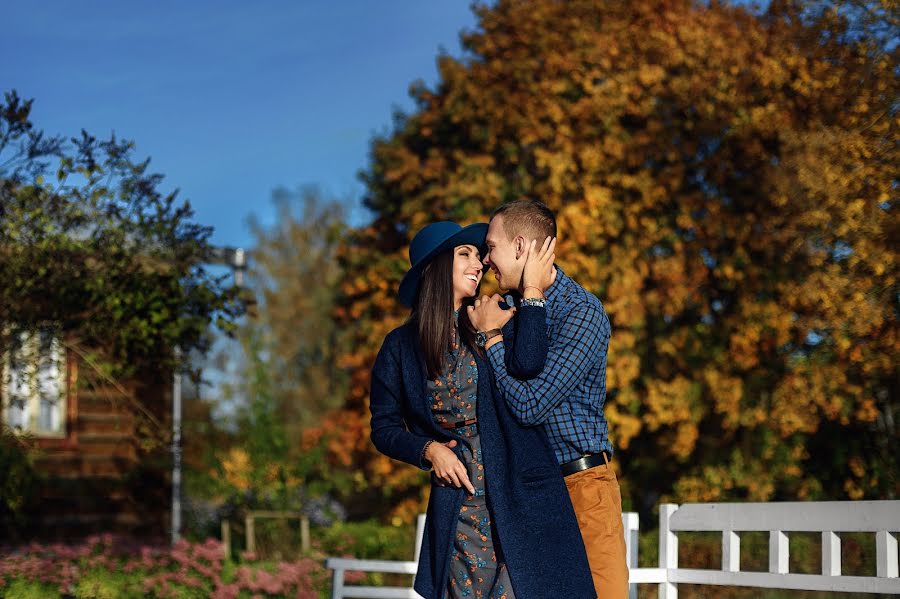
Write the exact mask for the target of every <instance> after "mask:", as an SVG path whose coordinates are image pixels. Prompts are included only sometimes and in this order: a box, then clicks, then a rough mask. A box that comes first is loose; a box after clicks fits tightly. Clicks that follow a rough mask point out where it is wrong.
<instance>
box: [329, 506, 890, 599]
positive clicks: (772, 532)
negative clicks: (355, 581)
mask: <svg viewBox="0 0 900 599" xmlns="http://www.w3.org/2000/svg"><path fill="white" fill-rule="evenodd" d="M622 522H623V524H624V526H625V550H626V563H627V565H628V568H629V582H630V595H631V597H632V599H636V598H637V585H638V584H658V585H659V597H660V599H677V597H678V585H679V584H697V585H714V586H737V587H753V588H766V589H785V590H797V591H834V592H853V593H883V594H888V595H900V577H898V551H897V536H898V535H897V533H898V531H900V501H824V502H785V503H696V504H684V505H680V506H679V505H675V504H662V505H661V506H660V509H659V567H657V568H639V567H637V565H638V542H637V539H638V527H639V522H638V515H637V514H635V513H626V514H622ZM424 523H425V516H424V515H420V516H419V520H418V526H417V531H416V545H415V552H414V559H413V561H409V562H397V561H380V560H355V559H343V558H328V559H327V560H326V562H325V564H326V567H328V568H331V569H332V570H333V571H334V575H333V580H334V587H333V590H332V595H331V596H332V599H342V598H344V597H354V598H363V597H371V598H375V599H394V598H396V599H405V598H412V599H417V598H419V595H418V594H417V593H416V592H415V591H413V590H412V588H410V587H364V586H351V585H347V584H345V580H344V577H345V574H346V572H348V571H353V572H356V571H361V572H385V573H387V572H391V573H401V574H415V572H416V562H417V561H418V556H419V550H420V548H421V543H422V532H423V531H424ZM679 532H718V533H721V535H722V564H721V569H719V570H711V569H710V570H702V569H687V568H679V567H678V533H679ZM742 532H768V533H769V571H768V572H742V571H741V536H740V533H742ZM793 532H807V533H808V532H818V533H820V534H821V539H822V549H821V550H822V573H821V574H797V573H792V572H790V568H789V563H790V561H789V558H790V543H789V540H790V533H793ZM851 532H853V533H872V535H873V542H874V543H875V556H876V557H875V559H876V564H875V566H876V567H875V571H876V574H875V576H846V575H844V574H842V573H841V537H840V535H839V533H851Z"/></svg>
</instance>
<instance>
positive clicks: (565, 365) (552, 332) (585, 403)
mask: <svg viewBox="0 0 900 599" xmlns="http://www.w3.org/2000/svg"><path fill="white" fill-rule="evenodd" d="M546 296H547V304H546V307H547V327H548V333H547V334H548V336H549V341H550V347H549V351H548V353H547V361H546V363H545V364H544V370H543V371H542V372H541V374H539V375H538V376H537V377H535V378H533V379H531V380H527V381H522V380H519V379H516V378H515V377H513V376H511V374H510V373H509V372H508V371H507V365H506V361H505V357H506V352H505V349H504V344H503V343H495V344H494V345H492V346H491V347H490V348H489V349H488V357H489V359H490V361H491V366H492V367H493V370H494V376H495V379H496V382H497V387H498V389H499V390H500V394H501V395H502V397H503V398H504V399H505V400H506V403H507V404H508V405H509V407H510V408H511V409H512V412H513V414H514V415H515V417H516V418H517V419H518V420H519V422H521V423H522V424H524V425H526V426H533V425H537V424H542V425H543V426H544V430H545V431H546V433H547V436H548V437H549V439H550V443H551V445H552V446H553V450H554V451H555V452H556V459H557V460H559V463H560V464H563V463H565V462H569V461H571V460H575V459H578V458H580V457H581V456H583V455H585V454H588V453H599V452H600V451H601V450H606V451H607V452H609V454H610V455H612V451H613V449H612V444H610V442H609V426H608V425H607V422H606V418H605V417H604V415H603V405H604V404H605V403H606V354H607V350H608V348H609V338H610V335H611V328H610V324H609V318H608V317H607V316H606V311H605V310H604V309H603V304H601V303H600V300H599V299H597V297H596V296H594V295H593V294H591V293H588V291H587V290H586V289H584V287H582V286H581V285H579V284H578V283H576V282H575V281H573V280H572V279H570V278H569V277H567V276H566V275H565V274H564V273H563V271H562V269H560V268H559V267H557V275H556V280H555V281H554V282H553V285H551V286H550V288H549V289H548V290H547V293H546ZM507 326H509V325H507ZM504 332H506V330H504ZM504 337H506V336H505V335H504ZM505 342H506V341H504V343H505Z"/></svg>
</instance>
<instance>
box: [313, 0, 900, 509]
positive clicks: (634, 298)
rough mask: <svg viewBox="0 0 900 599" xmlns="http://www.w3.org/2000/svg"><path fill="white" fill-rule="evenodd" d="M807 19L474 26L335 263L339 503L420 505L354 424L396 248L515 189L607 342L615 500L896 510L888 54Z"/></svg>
mask: <svg viewBox="0 0 900 599" xmlns="http://www.w3.org/2000/svg"><path fill="white" fill-rule="evenodd" d="M857 4H860V3H857ZM885 5H886V4H885ZM813 8H816V7H815V6H813V4H812V3H810V4H809V5H804V4H802V3H797V2H773V3H771V4H770V6H769V8H768V9H767V10H766V11H765V12H763V13H760V14H754V13H752V12H750V11H748V10H747V9H745V8H742V7H735V6H731V5H729V4H727V3H710V4H709V5H701V4H698V3H694V2H689V1H686V0H669V1H667V2H658V1H650V0H634V1H632V2H617V1H605V2H603V1H595V0H591V1H589V0H573V1H569V2H556V1H552V0H540V1H537V2H532V1H530V2H525V1H521V0H501V1H499V2H498V3H497V4H496V5H494V6H490V7H487V6H480V7H477V8H476V10H477V12H478V17H479V28H478V30H476V31H474V32H470V33H467V34H465V35H464V36H463V41H464V45H465V48H466V55H465V56H464V57H463V58H461V59H454V58H451V57H449V56H441V57H440V59H439V70H440V82H439V83H438V84H437V85H436V86H435V88H433V89H431V88H428V87H427V86H425V85H423V84H421V83H416V84H414V85H413V86H412V88H411V94H412V96H413V98H414V100H415V102H416V108H415V110H414V111H413V112H412V113H411V114H409V115H398V117H397V119H396V124H395V128H394V130H393V132H392V133H391V134H390V135H387V136H385V137H383V138H378V139H376V140H375V141H374V143H373V147H372V161H371V164H370V166H369V168H368V169H367V170H366V172H365V173H364V175H363V176H364V179H365V182H366V184H367V188H368V192H367V196H366V199H365V205H366V206H367V207H368V208H369V209H370V210H371V211H372V214H373V222H372V224H371V225H370V226H368V227H365V228H362V229H360V230H357V231H355V232H354V234H353V236H352V238H351V239H350V240H349V241H348V243H347V244H346V246H345V247H344V248H343V250H342V252H343V253H342V259H343V261H344V264H345V268H346V272H347V276H346V280H345V283H344V286H343V298H342V301H341V303H340V305H339V306H338V308H337V312H336V313H337V316H338V318H340V319H341V322H342V323H343V326H344V327H345V328H346V329H347V331H348V335H349V338H350V347H352V351H347V352H346V353H345V355H344V356H343V360H342V365H344V366H346V367H348V368H350V369H351V371H352V378H351V384H350V388H349V392H348V396H347V402H346V406H345V409H343V410H342V411H339V412H337V413H335V414H333V415H332V416H331V418H330V420H329V423H328V424H327V425H326V426H325V428H326V429H328V430H332V431H335V434H337V435H339V436H340V437H341V439H342V443H341V445H340V451H339V452H335V455H334V456H333V458H332V459H333V461H334V463H335V464H345V465H346V466H347V467H350V468H356V469H359V472H360V477H359V481H358V483H359V484H358V489H357V491H358V492H359V493H370V494H373V495H374V494H377V493H376V491H374V490H373V489H377V490H378V493H380V495H379V496H380V497H382V498H383V503H382V504H379V505H381V507H382V508H383V509H385V510H392V513H393V514H394V515H395V516H397V517H401V518H405V517H408V516H409V515H410V514H412V513H415V511H416V510H420V509H421V503H420V502H421V500H422V499H423V496H424V492H425V491H424V490H423V488H424V487H426V486H427V485H425V484H424V479H423V477H421V476H420V475H419V474H418V473H417V472H416V471H415V469H413V468H409V467H406V466H404V465H400V464H396V463H392V462H391V461H390V460H389V459H387V458H385V457H383V456H380V455H377V454H376V453H375V452H374V450H373V449H372V448H371V446H370V444H369V442H368V429H367V425H368V420H367V399H368V398H367V393H368V376H369V369H370V367H371V365H372V363H373V360H374V356H375V353H376V352H377V349H378V347H379V346H380V343H381V341H382V339H383V337H384V335H385V333H386V332H387V331H388V330H390V329H391V328H392V327H394V326H396V325H398V324H399V323H401V322H402V321H403V320H404V318H405V316H406V311H405V310H404V309H403V308H402V307H401V306H399V305H398V303H397V301H396V296H395V290H396V288H397V285H398V283H399V281H400V278H401V277H402V275H403V273H404V271H405V268H406V266H407V264H408V261H407V248H408V243H409V241H410V238H411V235H412V234H413V233H414V232H415V231H416V230H418V229H419V228H420V227H422V226H423V225H424V224H426V223H428V222H431V221H433V220H436V219H441V218H446V219H452V220H456V221H458V222H461V223H468V222H473V221H484V220H486V218H487V216H488V215H489V214H490V212H491V210H492V209H493V208H494V207H496V206H497V205H498V204H500V203H502V202H504V201H507V200H511V199H515V198H519V197H523V196H531V197H536V198H540V199H541V200H543V201H545V202H546V203H547V204H548V205H549V206H550V207H551V208H552V209H554V210H555V211H556V213H557V215H558V218H559V225H560V242H559V247H558V250H557V254H558V256H559V260H558V263H559V265H560V266H561V267H562V268H563V269H564V270H565V271H566V272H567V273H568V274H570V275H571V276H573V277H574V278H575V279H576V280H578V281H579V282H580V283H582V284H583V285H585V286H586V287H587V288H588V289H589V290H591V291H592V292H594V293H596V294H597V295H598V296H599V297H600V298H601V300H603V302H604V304H605V306H606V309H607V311H608V312H609V314H610V317H611V320H612V323H613V337H612V342H611V347H610V358H609V379H608V385H609V388H610V389H613V390H615V391H616V392H617V393H616V395H615V399H614V400H611V401H610V402H609V403H608V404H607V406H606V414H607V416H608V418H609V420H610V426H611V435H612V440H613V443H614V444H615V445H616V447H617V449H618V454H617V456H618V459H617V461H616V463H617V467H619V468H620V469H621V472H620V473H621V474H622V475H623V478H624V482H623V495H624V497H625V500H626V504H627V505H629V506H630V507H631V508H632V509H635V508H637V509H642V510H649V509H650V508H651V507H652V506H653V505H655V504H656V503H657V501H658V500H659V499H660V498H671V499H673V500H675V501H696V500H720V499H721V500H724V499H746V500H776V499H822V498H832V499H841V498H852V499H858V498H888V497H895V496H896V494H897V492H898V491H900V487H898V485H900V482H898V478H897V472H898V471H900V468H898V461H897V460H898V458H897V456H898V455H900V446H898V439H900V430H898V420H897V418H896V414H897V413H898V408H900V403H898V402H900V399H898V391H897V390H898V388H900V385H898V384H897V381H898V371H897V367H896V365H897V364H898V363H900V339H898V328H897V320H896V319H897V310H898V307H900V306H898V297H900V295H898V284H897V252H896V239H898V238H900V235H898V216H897V210H896V206H895V202H896V187H897V168H896V165H897V164H900V155H898V144H897V139H898V135H897V133H898V131H897V130H898V125H900V121H898V115H897V109H896V107H897V100H898V94H897V92H898V80H897V77H896V73H897V67H898V63H897V59H898V51H897V48H896V45H894V46H891V45H890V44H887V45H885V44H884V43H882V42H883V40H882V38H879V37H878V36H875V35H874V34H869V33H866V29H865V27H856V25H857V23H855V22H852V21H851V20H850V19H849V18H848V16H847V15H848V14H849V13H848V12H847V11H839V10H812V9H813ZM818 8H821V6H819V7H818ZM867 14H868V13H867ZM871 25H872V24H871V23H868V24H866V27H871ZM854 27H856V28H855V29H854ZM854 31H855V32H856V33H854ZM859 32H862V33H859Z"/></svg>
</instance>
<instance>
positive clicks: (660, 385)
mask: <svg viewBox="0 0 900 599" xmlns="http://www.w3.org/2000/svg"><path fill="white" fill-rule="evenodd" d="M693 391H694V389H693V383H692V382H691V381H689V380H688V379H686V378H684V377H681V376H679V377H677V378H675V379H674V380H672V381H656V380H652V381H649V382H648V383H647V398H646V400H645V401H646V404H647V408H648V410H649V413H648V414H647V415H646V416H645V418H644V420H645V421H646V423H647V427H648V428H649V429H650V430H651V431H655V430H657V429H659V428H660V427H662V426H670V425H673V424H678V423H681V422H688V421H691V420H692V419H693V416H692V414H691V399H692V396H693V395H694V393H693Z"/></svg>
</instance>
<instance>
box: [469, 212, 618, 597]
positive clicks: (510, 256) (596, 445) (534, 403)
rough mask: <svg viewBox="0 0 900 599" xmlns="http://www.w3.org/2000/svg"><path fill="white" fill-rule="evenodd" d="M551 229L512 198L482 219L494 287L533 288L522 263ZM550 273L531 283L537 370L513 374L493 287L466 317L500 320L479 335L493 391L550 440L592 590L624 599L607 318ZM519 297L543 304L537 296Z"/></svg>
mask: <svg viewBox="0 0 900 599" xmlns="http://www.w3.org/2000/svg"><path fill="white" fill-rule="evenodd" d="M548 237H552V238H555V237H556V218H555V216H554V214H553V212H552V211H551V210H550V209H549V208H547V206H546V205H544V204H543V203H542V202H539V201H536V200H517V201H515V202H511V203H508V204H505V205H503V206H501V207H500V208H498V209H497V211H496V212H495V213H494V215H493V217H492V218H491V223H490V227H489V228H488V234H487V240H486V244H487V253H486V254H485V257H484V263H485V265H486V266H488V267H490V269H491V270H492V271H493V273H494V276H495V277H496V279H497V283H498V284H499V286H500V289H501V290H503V291H511V292H514V293H515V295H517V296H519V297H523V296H524V295H525V294H526V292H527V294H528V295H529V296H534V295H535V294H536V290H535V289H534V287H533V286H532V285H531V284H529V286H528V287H529V288H528V289H525V288H524V287H525V285H524V283H523V269H524V265H525V263H526V261H527V256H528V254H529V251H528V248H529V246H531V244H532V242H534V241H536V243H537V244H538V245H540V243H541V242H542V241H544V240H545V239H546V238H548ZM549 272H550V273H551V274H550V275H549V277H548V280H545V281H544V282H543V283H542V284H541V285H539V287H541V289H539V290H538V291H540V292H542V293H543V295H544V305H545V308H546V310H547V326H548V335H549V339H550V347H549V351H548V354H547V360H546V362H545V366H544V370H543V371H542V372H541V373H539V374H538V375H537V376H536V377H534V378H531V379H530V380H519V379H518V378H516V377H515V376H514V375H515V374H518V373H516V372H515V365H514V364H513V363H512V362H511V360H510V355H511V353H512V352H510V354H507V352H506V347H512V344H513V343H514V342H515V340H514V336H515V323H514V320H515V319H513V320H511V321H509V322H508V323H507V319H508V315H507V314H504V312H506V311H505V310H502V309H501V308H500V306H499V301H500V300H501V298H500V296H499V295H495V296H494V297H493V298H487V297H484V298H482V299H480V300H477V301H476V305H475V307H474V308H471V309H470V319H471V321H472V324H473V326H474V327H475V328H476V330H478V331H480V332H484V333H485V335H484V336H488V335H489V334H490V333H491V332H494V331H493V330H494V329H497V328H501V330H502V332H501V333H500V334H496V333H495V334H494V335H493V336H491V337H490V338H489V339H487V341H486V342H485V343H484V347H485V349H486V351H487V355H488V358H489V360H490V362H491V366H492V368H493V370H494V375H495V378H496V382H497V387H498V389H499V390H500V394H501V395H502V396H503V398H504V399H505V401H506V402H507V404H508V405H509V407H510V409H511V410H512V412H513V414H514V415H515V417H516V418H517V419H518V420H519V421H520V422H521V423H522V424H525V425H540V426H542V427H543V428H544V431H545V432H546V433H547V436H548V438H549V439H550V443H551V445H552V446H553V450H554V452H555V453H556V459H557V460H558V461H559V463H560V468H561V470H562V474H563V476H564V477H565V483H566V487H567V488H568V490H569V496H570V497H571V499H572V505H573V506H574V508H575V514H576V516H577V518H578V524H579V527H580V528H581V534H582V537H583V539H584V544H585V548H586V549H587V554H588V560H589V561H590V564H591V574H592V575H593V578H594V586H595V587H596V591H597V594H598V596H599V597H600V598H601V599H607V598H614V599H625V598H626V597H627V596H628V569H627V567H626V565H625V537H624V530H623V527H622V497H621V493H620V491H619V483H618V480H617V479H616V474H615V472H614V471H613V469H612V467H611V466H610V464H609V461H610V460H611V459H612V456H613V448H612V444H611V443H610V441H609V434H608V426H607V422H606V418H605V417H604V415H603V405H604V403H605V401H606V357H607V349H608V347H609V338H610V334H611V331H610V324H609V318H608V317H607V315H606V312H605V311H604V309H603V305H602V304H601V303H600V300H599V299H597V297H596V296H594V295H593V294H591V293H589V292H588V291H587V290H585V289H584V288H583V287H582V286H580V285H579V284H578V283H576V282H575V281H573V280H572V279H570V278H569V277H567V276H566V274H565V273H564V272H563V271H562V270H561V269H560V268H559V267H554V268H553V269H552V270H550V271H549ZM538 295H540V294H538ZM519 301H526V302H529V303H531V304H534V303H535V302H536V301H537V302H538V303H540V299H538V300H534V299H528V300H519ZM504 323H506V324H505V325H504ZM484 336H483V337H482V339H483V338H484ZM501 341H502V342H501ZM533 374H534V373H528V376H531V375H533ZM522 378H526V377H522Z"/></svg>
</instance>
